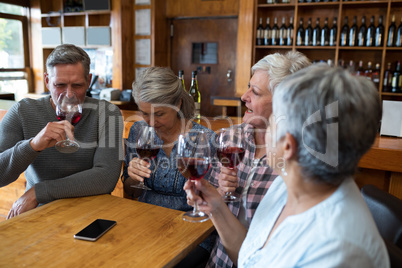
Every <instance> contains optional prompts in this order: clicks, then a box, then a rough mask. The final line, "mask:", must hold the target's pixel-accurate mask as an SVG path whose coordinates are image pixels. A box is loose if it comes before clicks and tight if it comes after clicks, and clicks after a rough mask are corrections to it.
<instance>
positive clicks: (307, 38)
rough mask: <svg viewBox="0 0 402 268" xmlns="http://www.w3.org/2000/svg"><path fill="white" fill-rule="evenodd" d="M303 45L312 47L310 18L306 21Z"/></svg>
mask: <svg viewBox="0 0 402 268" xmlns="http://www.w3.org/2000/svg"><path fill="white" fill-rule="evenodd" d="M304 45H305V46H311V45H313V27H311V18H309V19H308V23H307V28H306V31H305V35H304Z"/></svg>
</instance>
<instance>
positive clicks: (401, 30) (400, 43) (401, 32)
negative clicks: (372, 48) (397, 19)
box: [395, 16, 402, 47]
mask: <svg viewBox="0 0 402 268" xmlns="http://www.w3.org/2000/svg"><path fill="white" fill-rule="evenodd" d="M395 46H397V47H402V16H401V23H400V24H399V26H398V30H397V31H396V41H395Z"/></svg>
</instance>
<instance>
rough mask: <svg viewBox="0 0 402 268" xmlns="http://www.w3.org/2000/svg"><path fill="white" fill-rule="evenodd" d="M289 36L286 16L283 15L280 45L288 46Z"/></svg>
mask: <svg viewBox="0 0 402 268" xmlns="http://www.w3.org/2000/svg"><path fill="white" fill-rule="evenodd" d="M287 41H288V38H287V36H286V18H285V17H282V25H281V28H280V29H279V45H280V46H286V45H287Z"/></svg>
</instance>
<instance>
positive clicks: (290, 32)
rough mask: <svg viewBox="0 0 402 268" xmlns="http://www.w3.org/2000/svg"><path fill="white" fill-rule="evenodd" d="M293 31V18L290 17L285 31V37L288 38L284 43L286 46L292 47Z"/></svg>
mask: <svg viewBox="0 0 402 268" xmlns="http://www.w3.org/2000/svg"><path fill="white" fill-rule="evenodd" d="M293 31H294V26H293V17H290V20H289V26H288V28H287V29H286V36H287V38H288V40H287V42H286V43H287V45H288V46H293Z"/></svg>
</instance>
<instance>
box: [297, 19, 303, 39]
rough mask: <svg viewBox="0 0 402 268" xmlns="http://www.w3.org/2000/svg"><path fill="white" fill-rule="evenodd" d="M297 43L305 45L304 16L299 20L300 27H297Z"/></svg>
mask: <svg viewBox="0 0 402 268" xmlns="http://www.w3.org/2000/svg"><path fill="white" fill-rule="evenodd" d="M296 45H297V46H303V45H304V27H303V18H300V20H299V27H297V32H296Z"/></svg>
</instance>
